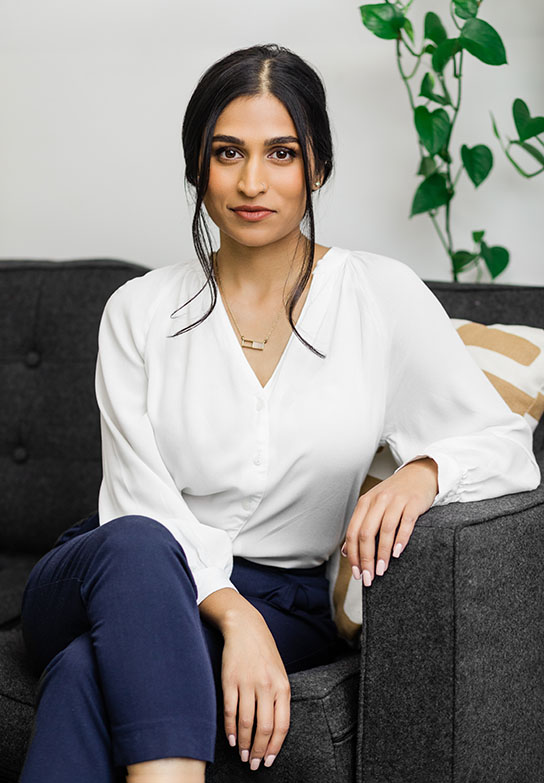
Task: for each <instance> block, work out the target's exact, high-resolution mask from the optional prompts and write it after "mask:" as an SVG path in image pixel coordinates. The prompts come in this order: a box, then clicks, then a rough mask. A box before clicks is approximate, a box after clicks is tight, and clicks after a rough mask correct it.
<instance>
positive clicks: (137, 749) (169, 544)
mask: <svg viewBox="0 0 544 783" xmlns="http://www.w3.org/2000/svg"><path fill="white" fill-rule="evenodd" d="M22 619H23V634H24V638H25V643H26V646H27V649H28V651H29V653H30V655H31V657H32V658H33V660H34V662H35V664H36V666H37V667H38V668H43V667H45V666H47V664H48V663H49V662H50V661H51V660H52V659H53V658H54V656H56V655H57V654H59V653H60V651H61V650H63V649H64V648H66V647H67V646H68V645H69V644H70V643H71V642H72V641H73V639H75V638H76V637H77V636H79V635H80V634H84V633H85V632H88V638H89V639H90V641H91V644H92V648H93V651H94V655H95V659H96V671H97V674H98V681H99V685H100V688H101V692H102V694H103V698H104V704H105V709H106V713H107V716H108V725H109V730H110V736H111V752H112V759H113V763H114V764H115V765H117V766H125V765H127V764H133V763H137V762H139V761H146V760H151V759H155V758H166V757H171V756H176V757H190V758H198V759H202V760H205V761H213V759H214V748H215V737H216V728H217V722H216V691H215V683H214V678H213V671H212V666H211V662H210V657H209V654H208V650H207V646H206V641H205V639H204V635H203V632H202V626H201V621H200V615H199V611H198V607H197V605H196V585H195V584H194V580H193V577H192V574H191V572H190V569H189V567H188V564H187V561H186V558H185V554H184V552H183V549H182V547H181V546H180V545H179V543H178V542H177V541H176V540H175V539H174V537H173V536H172V535H171V534H170V532H169V531H168V530H167V529H166V528H165V527H164V526H163V525H161V524H160V523H158V522H156V521H155V520H151V519H148V518H146V517H137V516H133V517H121V518H119V519H117V520H112V521H111V522H108V523H107V524H105V525H102V526H100V527H98V528H96V529H94V530H92V531H90V532H87V533H84V534H82V535H79V536H77V537H75V538H73V539H71V540H69V541H66V542H65V543H63V544H62V545H61V546H59V547H57V548H56V549H53V550H51V551H50V552H49V553H47V555H45V556H44V558H42V559H41V560H40V561H39V562H38V563H37V564H36V566H35V567H34V569H33V571H32V573H31V575H30V577H29V580H28V582H27V587H26V589H25V594H24V597H23V618H22ZM37 718H38V719H40V716H39V715H37ZM36 736H37V735H36ZM41 779H42V780H44V778H43V776H42V778H41ZM65 779H66V780H68V778H65ZM55 780H60V778H55Z"/></svg>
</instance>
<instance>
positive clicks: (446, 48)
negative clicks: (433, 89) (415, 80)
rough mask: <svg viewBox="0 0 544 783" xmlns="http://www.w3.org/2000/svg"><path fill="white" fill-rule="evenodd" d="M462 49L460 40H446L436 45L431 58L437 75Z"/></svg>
mask: <svg viewBox="0 0 544 783" xmlns="http://www.w3.org/2000/svg"><path fill="white" fill-rule="evenodd" d="M462 48H463V44H462V42H461V39H460V38H447V39H446V40H445V41H442V43H440V44H438V46H437V47H436V49H435V50H434V52H433V54H432V58H431V63H432V66H433V69H434V70H435V71H436V72H437V73H442V71H443V70H444V67H445V65H446V63H448V62H449V61H450V60H451V58H452V57H453V56H454V55H455V54H457V52H459V51H460V50H461V49H462Z"/></svg>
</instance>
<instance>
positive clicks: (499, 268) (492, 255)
mask: <svg viewBox="0 0 544 783" xmlns="http://www.w3.org/2000/svg"><path fill="white" fill-rule="evenodd" d="M481 252H482V257H483V259H484V261H485V265H486V266H487V268H488V269H489V273H490V275H491V277H492V278H493V279H495V278H496V277H498V276H499V275H500V273H501V272H504V270H505V269H506V267H507V266H508V262H509V260H510V253H509V252H508V250H507V249H506V248H505V247H501V246H500V245H495V246H494V247H488V246H487V245H486V243H485V242H482V244H481Z"/></svg>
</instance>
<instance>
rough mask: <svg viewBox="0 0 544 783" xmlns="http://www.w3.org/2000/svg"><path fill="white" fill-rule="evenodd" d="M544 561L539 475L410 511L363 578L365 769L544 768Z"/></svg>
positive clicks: (402, 772)
mask: <svg viewBox="0 0 544 783" xmlns="http://www.w3.org/2000/svg"><path fill="white" fill-rule="evenodd" d="M538 461H539V463H540V464H541V468H542V467H543V466H542V462H544V458H543V456H542V455H541V456H540V458H539V460H538ZM543 472H544V471H543ZM543 562H544V486H543V485H542V484H541V485H540V487H538V488H537V489H535V490H533V491H531V492H521V493H517V494H513V495H506V496H503V497H500V498H494V499H491V500H483V501H478V502H472V503H451V504H449V505H446V506H435V507H434V508H431V509H429V511H428V512H427V513H425V514H423V515H422V516H421V517H420V518H419V519H418V521H417V522H416V525H415V528H414V530H413V533H412V536H411V538H410V540H409V542H408V544H407V546H406V549H405V550H404V552H403V553H402V554H401V556H400V558H398V560H397V559H395V558H391V561H390V564H389V567H388V569H387V571H386V572H385V574H384V576H382V577H376V578H375V579H374V581H373V583H372V585H371V587H369V588H363V624H362V629H361V671H360V676H361V682H360V697H359V734H358V747H357V763H358V769H357V781H359V783H360V781H362V780H372V781H375V782H376V783H377V782H378V781H382V780H383V781H386V780H387V781H397V780H398V781H406V780H409V781H410V783H417V781H425V783H427V781H429V780H433V783H434V782H436V781H443V780H444V781H446V780H447V781H453V780H456V781H465V780H466V781H468V780H478V782H479V783H485V782H486V781H488V780H489V781H494V783H499V781H507V780H514V779H515V780H520V781H521V780H523V781H524V783H532V781H535V782H536V781H537V780H543V779H544V739H543V732H542V725H544V579H543V568H542V563H543ZM520 748H523V753H520ZM514 772H515V774H514Z"/></svg>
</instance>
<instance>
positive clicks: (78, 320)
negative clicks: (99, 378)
mask: <svg viewBox="0 0 544 783" xmlns="http://www.w3.org/2000/svg"><path fill="white" fill-rule="evenodd" d="M146 271H147V270H146V269H145V268H144V267H142V266H138V265H137V264H129V263H126V262H122V261H115V260H108V259H99V260H89V261H86V260H82V261H60V262H56V261H1V262H0V439H1V440H0V444H1V445H0V467H1V470H0V520H1V522H0V550H3V551H20V552H31V553H41V552H45V551H47V550H48V549H49V548H50V547H51V546H52V545H53V543H54V541H55V539H56V538H57V536H58V535H60V533H61V532H62V531H63V530H65V529H66V528H67V527H69V526H70V525H71V524H73V523H74V522H76V521H77V520H78V519H80V518H81V517H83V516H86V515H87V514H89V513H91V512H92V511H93V510H94V509H95V508H96V504H97V493H98V487H99V485H100V478H101V472H102V471H101V459H100V427H99V416H98V408H97V405H96V401H95V396H94V372H95V363H96V354H97V335H98V325H99V322H100V316H101V314H102V310H103V308H104V305H105V303H106V300H107V299H108V297H109V296H110V294H111V293H112V292H113V291H114V290H115V289H116V288H118V287H119V286H120V285H122V284H123V283H124V282H125V281H126V280H128V279H129V278H131V277H135V276H137V275H141V274H143V273H144V272H146Z"/></svg>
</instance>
